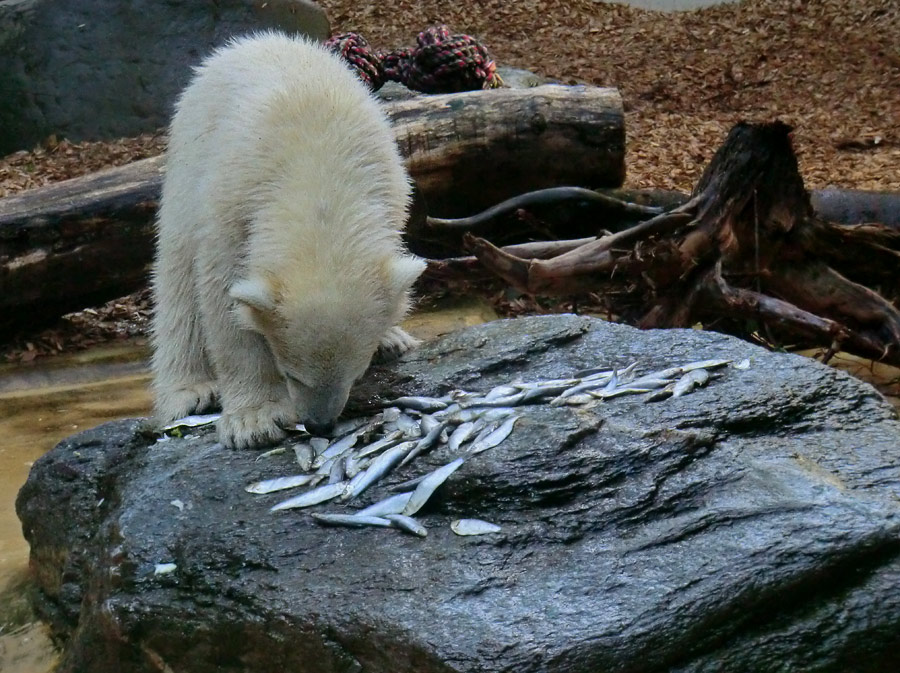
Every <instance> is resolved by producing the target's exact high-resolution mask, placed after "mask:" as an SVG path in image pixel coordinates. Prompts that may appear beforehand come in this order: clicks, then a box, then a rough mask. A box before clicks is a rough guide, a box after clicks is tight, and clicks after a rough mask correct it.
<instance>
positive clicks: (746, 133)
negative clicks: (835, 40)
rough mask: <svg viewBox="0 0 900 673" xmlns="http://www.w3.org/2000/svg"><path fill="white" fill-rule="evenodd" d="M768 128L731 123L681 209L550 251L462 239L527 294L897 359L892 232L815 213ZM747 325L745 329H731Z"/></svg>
mask: <svg viewBox="0 0 900 673" xmlns="http://www.w3.org/2000/svg"><path fill="white" fill-rule="evenodd" d="M789 132H790V128H789V127H788V126H786V125H784V124H781V123H779V122H775V123H771V124H739V125H737V126H736V127H735V128H734V129H732V131H731V133H730V134H729V136H728V138H727V139H726V141H725V143H724V145H723V146H722V147H721V148H720V149H719V151H718V152H717V153H716V155H715V157H713V159H712V161H711V162H710V164H709V165H708V166H707V168H706V170H705V171H704V174H703V176H702V177H701V179H700V181H699V183H698V184H697V187H696V188H695V190H694V194H693V196H692V197H691V198H690V199H689V200H688V201H687V202H685V203H683V204H681V205H679V206H677V207H675V208H673V209H672V210H669V211H668V212H666V213H663V214H661V215H657V216H655V217H653V218H651V219H648V220H646V221H644V222H641V223H640V224H638V225H636V226H634V227H631V228H629V229H626V230H624V231H620V232H617V233H614V234H610V235H607V236H602V237H600V238H597V239H596V240H595V241H592V242H588V243H586V244H584V245H582V246H579V247H577V248H574V249H571V250H569V251H568V252H565V253H563V254H560V255H558V256H556V257H552V258H549V259H536V258H533V259H523V258H521V257H520V256H517V255H513V254H510V253H509V252H508V251H505V250H502V249H500V248H498V247H496V246H495V245H493V244H492V243H490V242H488V241H487V240H485V239H484V238H478V237H475V236H473V235H472V234H468V235H467V237H466V239H465V243H466V245H467V247H468V248H469V249H470V250H471V251H472V252H473V253H474V255H475V256H476V257H477V258H478V259H479V260H480V261H481V262H482V263H483V264H484V265H485V266H486V267H487V268H489V269H491V270H492V271H493V272H494V273H495V274H497V275H499V276H500V277H501V278H503V279H504V280H506V281H507V282H508V283H510V284H512V285H513V286H515V287H517V288H519V289H520V290H522V291H525V292H529V293H532V294H572V293H576V292H582V291H588V290H589V291H592V292H595V293H600V294H601V295H602V294H604V293H606V294H605V296H606V297H607V306H606V307H605V308H606V310H608V311H610V312H611V313H614V314H618V315H620V316H622V317H623V318H624V319H625V320H628V321H631V322H633V323H635V324H639V325H641V326H644V327H667V326H684V325H689V324H693V323H696V322H701V323H704V324H710V323H722V322H723V320H724V321H726V322H727V323H728V330H729V331H735V332H738V333H741V332H742V331H743V330H742V325H747V327H745V328H744V329H750V327H749V325H748V324H749V323H751V322H762V323H763V324H764V325H765V326H766V328H767V330H768V331H769V332H771V333H774V334H776V335H780V336H781V337H783V338H785V339H787V338H791V339H793V338H799V339H801V340H804V341H805V342H812V343H814V344H817V345H823V346H827V347H832V346H833V345H834V344H836V343H837V344H842V345H843V347H844V348H846V349H848V350H850V351H852V352H855V353H857V354H859V355H863V356H865V357H871V358H876V359H880V360H884V361H886V362H890V363H893V364H900V311H898V309H897V306H896V302H897V299H898V297H900V280H898V278H897V276H896V273H895V269H896V268H897V261H898V256H900V232H897V231H894V230H891V229H888V228H887V227H884V226H879V225H874V224H869V225H865V226H857V227H844V226H840V225H836V224H834V223H830V222H825V221H823V220H821V219H820V218H818V217H816V215H815V213H814V211H813V208H812V205H811V202H810V197H809V194H808V193H807V192H806V190H805V188H804V186H803V180H802V178H801V177H800V174H799V171H798V168H797V161H796V158H795V156H794V153H793V148H792V147H791V142H790V135H789ZM744 333H746V332H744Z"/></svg>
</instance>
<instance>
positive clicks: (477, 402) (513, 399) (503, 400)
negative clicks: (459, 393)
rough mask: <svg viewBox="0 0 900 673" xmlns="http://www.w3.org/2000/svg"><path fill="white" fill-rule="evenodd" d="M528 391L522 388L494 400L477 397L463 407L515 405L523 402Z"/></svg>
mask: <svg viewBox="0 0 900 673" xmlns="http://www.w3.org/2000/svg"><path fill="white" fill-rule="evenodd" d="M527 392H528V391H525V390H520V391H518V392H517V393H515V394H514V395H507V396H506V397H497V398H495V399H493V400H488V399H485V398H483V397H482V398H476V399H474V400H472V401H471V402H469V403H468V404H466V405H464V407H463V408H466V407H514V406H516V405H518V404H522V402H523V401H524V400H525V395H526V393H527Z"/></svg>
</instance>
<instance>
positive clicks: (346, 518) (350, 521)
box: [312, 512, 393, 528]
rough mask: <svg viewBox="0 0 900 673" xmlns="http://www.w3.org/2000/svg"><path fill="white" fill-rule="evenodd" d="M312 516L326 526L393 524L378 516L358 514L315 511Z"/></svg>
mask: <svg viewBox="0 0 900 673" xmlns="http://www.w3.org/2000/svg"><path fill="white" fill-rule="evenodd" d="M312 518H313V519H315V520H316V521H317V522H319V523H320V524H322V525H324V526H346V527H347V528H365V527H366V526H377V527H379V528H390V527H391V526H393V524H392V523H391V522H390V521H388V520H387V519H382V518H381V517H377V516H359V515H358V514H323V513H322V512H313V513H312Z"/></svg>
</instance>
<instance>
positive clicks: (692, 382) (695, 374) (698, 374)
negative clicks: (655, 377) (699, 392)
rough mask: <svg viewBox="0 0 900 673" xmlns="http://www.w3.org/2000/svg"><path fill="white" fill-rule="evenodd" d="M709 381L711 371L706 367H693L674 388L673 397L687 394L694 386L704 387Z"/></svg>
mask: <svg viewBox="0 0 900 673" xmlns="http://www.w3.org/2000/svg"><path fill="white" fill-rule="evenodd" d="M708 382H709V372H707V371H706V370H705V369H692V370H691V371H689V372H687V373H686V374H685V375H684V376H682V377H681V378H680V379H678V381H677V382H676V383H675V386H674V387H673V388H672V397H681V396H682V395H687V394H688V393H689V392H691V391H692V390H693V389H694V388H702V387H703V386H705V385H706V384H707V383H708Z"/></svg>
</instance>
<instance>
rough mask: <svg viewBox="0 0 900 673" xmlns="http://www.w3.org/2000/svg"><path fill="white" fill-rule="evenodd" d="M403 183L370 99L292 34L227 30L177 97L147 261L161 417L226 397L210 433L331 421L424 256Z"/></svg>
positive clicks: (395, 338) (320, 425)
mask: <svg viewBox="0 0 900 673" xmlns="http://www.w3.org/2000/svg"><path fill="white" fill-rule="evenodd" d="M409 200H410V183H409V179H408V177H407V175H406V172H405V170H404V167H403V162H402V159H401V157H400V154H399V152H398V150H397V147H396V144H395V142H394V136H393V134H392V132H391V128H390V126H389V123H388V121H387V119H386V117H385V115H384V113H383V111H382V110H381V108H380V106H379V104H378V102H377V101H376V100H375V99H374V98H373V97H372V96H371V95H370V94H369V92H368V90H367V89H366V88H365V86H364V85H363V84H362V83H361V82H360V81H359V80H358V79H357V78H356V76H355V75H354V74H353V73H352V72H351V71H350V70H349V69H348V68H347V67H346V66H345V65H344V63H343V62H342V61H340V60H339V59H338V57H336V56H334V55H332V54H331V53H330V52H328V51H326V50H325V49H324V48H323V47H320V46H318V45H316V44H313V43H311V42H308V41H306V40H304V39H301V38H295V37H289V36H286V35H281V34H277V33H264V34H260V35H255V36H251V37H246V38H241V39H237V40H235V41H233V42H231V43H230V44H229V45H228V46H226V47H224V48H222V49H220V50H219V51H217V52H215V53H214V54H213V55H212V56H210V57H209V58H208V59H207V60H206V61H205V62H204V63H203V64H202V65H201V66H200V67H199V68H197V70H196V73H195V75H194V78H193V80H192V81H191V83H190V85H189V86H188V87H187V89H186V90H185V91H184V93H183V94H182V95H181V98H180V99H179V101H178V104H177V106H176V112H175V115H174V118H173V120H172V124H171V128H170V133H169V148H168V154H167V161H166V174H165V180H164V184H163V189H162V198H161V201H160V208H159V213H158V218H157V220H158V221H157V226H158V239H157V251H156V259H155V263H154V268H153V292H154V298H155V302H156V312H155V315H154V318H153V329H152V345H153V358H152V369H153V376H154V380H153V391H154V396H155V411H156V414H157V417H158V418H159V419H160V420H162V421H170V420H173V419H176V418H180V417H183V416H186V415H189V414H192V413H196V412H199V411H201V410H203V409H205V408H207V407H209V406H211V405H213V404H214V403H215V401H216V399H218V400H219V401H220V403H221V405H222V416H221V418H220V420H219V422H218V432H219V437H220V441H222V442H223V443H224V444H225V445H226V446H229V447H250V446H256V445H260V444H265V443H270V442H272V441H275V440H277V439H279V438H281V437H282V436H283V430H282V426H283V425H285V424H293V423H296V422H297V421H301V422H304V423H306V425H307V427H308V429H310V431H312V432H314V433H323V432H327V431H328V429H329V427H330V426H331V425H332V424H333V423H334V421H335V419H336V418H337V417H338V415H339V414H340V413H341V411H342V410H343V408H344V405H345V404H346V401H347V396H348V394H349V392H350V387H351V385H352V384H353V382H354V381H355V380H356V379H357V378H359V377H360V376H361V375H362V374H363V372H365V370H366V368H367V367H368V365H369V362H370V360H371V358H372V356H373V354H374V353H375V351H376V349H378V348H379V347H381V348H382V349H387V350H388V351H392V352H394V353H400V352H403V351H405V350H407V349H409V348H410V347H411V346H413V345H414V344H415V340H414V339H413V338H412V337H410V336H409V335H407V334H406V333H405V332H403V330H401V329H400V328H399V327H397V323H398V321H400V320H401V319H402V318H403V316H404V315H405V314H406V312H407V310H408V306H409V290H410V288H411V286H412V284H413V283H414V282H415V280H416V278H417V277H418V276H419V274H420V273H421V272H422V271H423V269H424V267H425V264H424V262H423V261H422V260H421V259H418V258H416V257H414V256H412V255H410V254H409V253H408V252H407V251H406V250H405V248H404V246H403V243H402V240H401V232H402V230H403V228H404V226H405V223H406V217H407V209H408V204H409Z"/></svg>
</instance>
